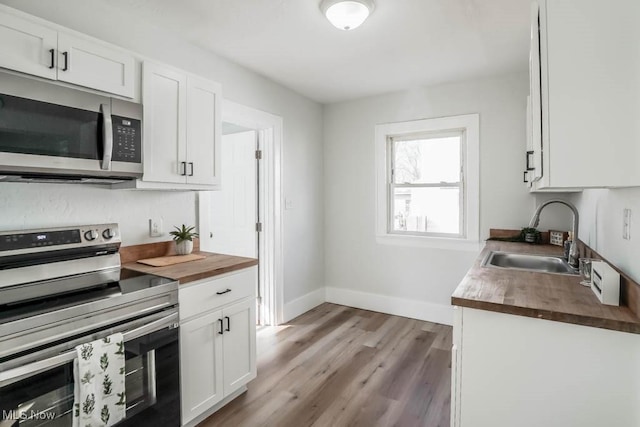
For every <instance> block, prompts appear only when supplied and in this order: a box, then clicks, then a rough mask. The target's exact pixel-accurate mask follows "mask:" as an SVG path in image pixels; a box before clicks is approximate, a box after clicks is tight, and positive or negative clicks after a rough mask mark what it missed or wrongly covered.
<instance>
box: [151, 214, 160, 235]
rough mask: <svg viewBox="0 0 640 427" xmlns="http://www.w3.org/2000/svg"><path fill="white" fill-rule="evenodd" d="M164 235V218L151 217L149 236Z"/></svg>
mask: <svg viewBox="0 0 640 427" xmlns="http://www.w3.org/2000/svg"><path fill="white" fill-rule="evenodd" d="M160 236H162V218H151V219H149V237H160Z"/></svg>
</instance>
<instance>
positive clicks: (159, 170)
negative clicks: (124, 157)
mask: <svg viewBox="0 0 640 427" xmlns="http://www.w3.org/2000/svg"><path fill="white" fill-rule="evenodd" d="M220 103H221V97H220V85H219V84H217V83H214V82H211V81H208V80H205V79H202V78H199V77H196V76H192V75H190V74H188V73H186V72H183V71H180V70H176V69H174V68H172V67H168V66H165V65H162V64H158V63H154V62H149V61H145V62H144V64H143V70H142V104H143V106H144V150H143V152H144V176H143V178H142V181H141V182H139V183H138V185H137V186H138V187H139V188H172V189H192V190H215V189H217V188H219V185H220V140H221V135H220V121H221V115H220ZM167 184H168V185H167Z"/></svg>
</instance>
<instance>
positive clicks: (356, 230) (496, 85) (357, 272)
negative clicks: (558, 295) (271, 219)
mask: <svg viewBox="0 0 640 427" xmlns="http://www.w3.org/2000/svg"><path fill="white" fill-rule="evenodd" d="M528 84H529V80H528V77H527V75H526V74H525V73H522V74H514V75H507V76H500V77H495V78H488V79H481V80H474V81H468V82H461V83H452V84H445V85H441V86H435V87H427V88H416V89H413V90H408V91H403V92H396V93H391V94H387V95H383V96H376V97H370V98H364V99H361V100H356V101H352V102H344V103H338V104H332V105H328V106H326V107H325V151H324V156H325V160H324V164H325V229H326V233H325V236H326V237H325V277H326V282H327V297H328V298H329V300H334V301H336V302H339V301H345V300H349V301H355V302H358V301H362V302H365V301H368V303H367V304H368V305H369V306H370V307H371V308H374V307H373V306H374V305H375V304H381V305H383V306H386V307H391V306H395V307H400V308H402V307H411V310H412V312H413V313H418V314H419V313H422V315H423V316H424V318H427V319H429V316H431V315H433V317H431V318H432V319H434V318H435V319H441V320H440V321H451V319H452V317H450V318H449V319H447V316H450V314H451V311H450V308H449V307H450V297H451V294H452V292H453V290H454V289H455V288H456V286H457V285H458V283H459V282H460V280H461V279H462V278H463V277H464V275H465V273H466V271H467V270H468V269H469V268H470V267H471V265H472V264H473V261H474V260H475V258H476V256H477V255H478V253H477V252H465V251H456V250H442V249H427V248H414V247H401V246H391V245H385V244H378V243H376V239H375V211H374V209H375V182H374V177H375V173H374V165H375V160H374V128H375V125H376V124H379V123H389V122H400V121H407V120H415V119H424V118H433V117H443V116H452V115H459V114H470V113H479V114H480V233H481V238H483V239H484V238H486V237H488V233H489V228H514V229H520V228H521V227H524V226H526V225H527V224H528V223H529V220H530V218H531V215H532V213H533V210H534V208H535V205H536V199H535V197H534V196H533V195H531V194H529V192H528V190H527V188H526V186H525V185H524V184H523V183H522V171H523V168H524V166H525V165H524V151H525V135H526V133H525V124H526V123H525V117H526V115H525V109H526V97H527V93H528V90H529V89H528ZM378 308H380V307H378ZM430 312H432V313H430Z"/></svg>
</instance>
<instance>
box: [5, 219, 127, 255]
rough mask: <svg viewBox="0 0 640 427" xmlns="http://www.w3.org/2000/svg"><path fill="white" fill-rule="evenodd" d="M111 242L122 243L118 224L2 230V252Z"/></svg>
mask: <svg viewBox="0 0 640 427" xmlns="http://www.w3.org/2000/svg"><path fill="white" fill-rule="evenodd" d="M109 243H120V235H119V232H118V224H102V225H88V226H80V227H57V228H52V229H37V230H22V231H6V232H0V253H6V252H9V251H20V252H22V253H28V252H34V251H37V252H41V251H42V250H47V249H48V250H52V251H53V250H58V249H63V248H61V247H62V246H64V247H65V248H64V249H66V248H69V247H85V246H93V245H100V244H109ZM58 247H60V248H58ZM7 255H9V254H7Z"/></svg>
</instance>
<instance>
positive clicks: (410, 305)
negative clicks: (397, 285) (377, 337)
mask: <svg viewBox="0 0 640 427" xmlns="http://www.w3.org/2000/svg"><path fill="white" fill-rule="evenodd" d="M325 289H326V301H327V302H332V303H334V304H340V305H346V306H349V307H355V308H361V309H364V310H371V311H378V312H380V313H387V314H393V315H395V316H403V317H410V318H412V319H418V320H426V321H428V322H434V323H441V324H443V325H452V324H453V307H451V306H449V305H444V304H434V303H431V302H426V301H416V300H411V299H405V298H397V297H390V296H387V295H379V294H372V293H369V292H360V291H353V290H350V289H344V288H332V287H327V288H325Z"/></svg>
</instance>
